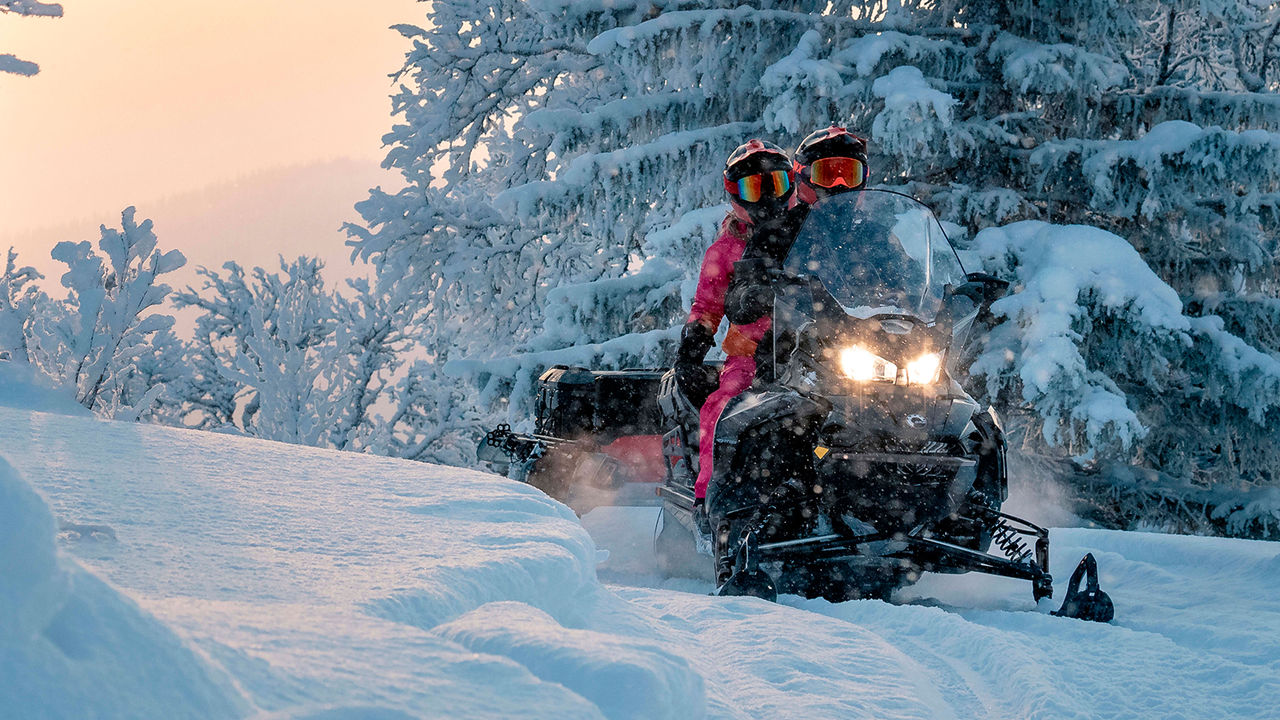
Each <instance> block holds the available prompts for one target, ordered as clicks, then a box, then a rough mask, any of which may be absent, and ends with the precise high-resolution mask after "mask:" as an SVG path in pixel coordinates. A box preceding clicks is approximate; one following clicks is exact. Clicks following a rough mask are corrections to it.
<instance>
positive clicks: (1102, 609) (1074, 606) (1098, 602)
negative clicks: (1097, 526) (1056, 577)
mask: <svg viewBox="0 0 1280 720" xmlns="http://www.w3.org/2000/svg"><path fill="white" fill-rule="evenodd" d="M1081 582H1083V583H1084V589H1083V590H1082V589H1081V588H1080V584H1081ZM1049 614H1050V615H1056V616H1057V617H1069V618H1075V619H1077V620H1089V621H1092V622H1101V623H1105V622H1111V619H1112V618H1114V617H1115V615H1116V609H1115V606H1114V605H1112V604H1111V598H1110V597H1109V596H1108V595H1107V594H1106V593H1104V592H1102V588H1100V587H1098V561H1097V560H1094V559H1093V553H1088V554H1086V555H1085V556H1084V558H1083V559H1081V560H1080V564H1079V565H1077V566H1076V571H1075V572H1073V573H1071V580H1070V581H1069V582H1068V583H1067V595H1066V597H1065V598H1063V599H1062V607H1060V608H1058V609H1057V610H1055V611H1053V612H1051V613H1049Z"/></svg>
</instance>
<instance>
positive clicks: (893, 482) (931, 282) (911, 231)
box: [479, 190, 1113, 622]
mask: <svg viewBox="0 0 1280 720" xmlns="http://www.w3.org/2000/svg"><path fill="white" fill-rule="evenodd" d="M772 285H773V291H774V302H773V310H772V312H773V315H772V326H771V331H770V333H771V335H770V336H769V337H767V338H766V340H765V342H766V347H765V350H764V351H763V352H762V353H757V359H758V360H763V362H761V363H760V368H759V369H758V371H757V379H756V382H755V384H754V385H753V386H752V387H751V388H750V389H749V390H748V391H746V392H744V393H743V394H741V395H740V396H738V397H737V398H735V399H734V401H733V402H731V403H730V404H729V406H728V407H726V408H725V410H724V412H723V413H722V415H721V417H720V420H719V422H718V423H717V425H716V433H715V438H714V442H715V449H714V451H715V456H716V458H717V460H716V466H715V474H714V475H713V476H712V479H711V482H710V485H709V487H708V491H707V499H706V504H705V515H700V514H699V513H697V512H696V510H695V504H694V489H693V485H694V480H695V478H696V477H697V473H698V447H697V442H698V412H697V408H695V407H693V406H692V405H691V404H690V403H689V401H688V400H687V399H686V398H685V397H684V395H683V393H681V391H680V389H679V388H678V387H677V385H676V382H675V379H674V373H671V372H669V371H668V372H664V371H662V370H623V371H609V372H593V371H590V370H587V369H583V368H569V367H555V368H552V369H551V370H548V371H547V372H546V373H545V374H544V375H543V376H542V378H541V380H540V387H539V395H538V405H537V418H536V421H535V431H534V432H533V433H516V432H513V431H512V430H511V429H510V428H509V427H506V426H500V427H499V428H497V429H495V430H494V431H492V432H490V433H489V435H488V436H487V437H486V439H485V441H484V442H483V443H482V445H481V448H480V453H479V455H480V459H481V460H482V461H485V462H486V463H487V464H489V465H490V467H491V468H492V469H493V470H495V471H497V472H503V473H506V474H508V475H510V476H512V477H516V478H517V479H521V480H524V481H526V482H529V483H530V484H533V485H535V486H537V487H539V488H541V489H542V490H544V491H545V492H547V493H548V494H549V495H551V496H552V497H555V498H557V499H559V500H562V501H563V502H565V503H566V504H568V505H569V506H570V507H572V508H573V509H574V510H575V511H577V512H579V513H585V512H587V511H589V510H590V509H591V508H593V507H597V506H599V505H626V504H643V505H660V506H661V517H660V520H659V530H658V532H657V535H656V537H655V551H656V554H657V559H658V563H659V566H660V567H661V569H662V570H663V571H664V572H666V573H667V574H671V575H707V574H710V575H712V576H713V577H714V580H715V582H716V585H717V588H718V592H719V594H721V595H754V596H757V597H763V598H766V599H770V600H773V599H776V596H777V593H778V592H788V593H796V594H799V595H803V596H805V597H824V598H827V599H830V600H833V601H840V600H845V599H852V598H885V597H887V596H888V595H889V594H890V593H892V592H893V591H894V590H895V589H897V588H899V587H902V586H904V585H908V584H910V583H912V582H915V580H916V579H917V578H919V576H920V574H921V573H922V572H925V571H929V572H941V573H963V572H980V573H987V574H992V575H1001V576H1005V577H1011V578H1017V579H1021V580H1026V581H1028V582H1029V583H1030V585H1031V591H1032V596H1033V598H1034V599H1035V600H1037V601H1039V600H1041V599H1043V598H1049V597H1052V595H1053V578H1052V577H1051V576H1050V575H1049V572H1048V567H1049V533H1048V531H1047V530H1046V529H1045V528H1042V527H1040V526H1037V525H1035V524H1034V523H1032V522H1029V521H1027V520H1025V519H1022V518H1018V517H1014V516H1012V515H1009V514H1006V513H1004V512H1002V511H1001V506H1002V504H1003V503H1004V501H1005V500H1006V499H1007V497H1008V475H1007V468H1006V463H1005V438H1004V433H1003V430H1002V428H1001V424H1000V421H999V419H998V417H997V416H996V413H995V412H994V410H992V409H991V408H982V407H981V406H979V404H978V403H977V402H975V401H974V400H973V398H972V397H970V396H969V395H968V394H966V393H965V392H964V391H963V390H962V389H961V386H960V385H959V383H957V382H956V381H955V379H954V378H953V376H952V373H953V371H954V370H955V367H956V365H957V362H956V356H958V355H959V354H960V349H961V348H963V347H964V345H965V344H966V343H967V342H968V341H969V339H970V338H969V336H970V335H971V334H972V333H973V332H974V331H975V322H974V321H975V319H976V318H977V317H978V316H979V314H980V313H982V312H985V310H986V309H987V307H988V306H989V305H990V304H991V303H992V302H993V301H994V300H996V299H998V298H999V297H1000V296H1002V295H1003V294H1004V292H1005V291H1006V289H1007V287H1008V284H1007V283H1005V282H1003V281H1000V280H998V279H996V278H994V277H991V276H989V275H985V274H982V273H969V274H966V273H965V271H964V269H963V267H962V265H961V263H960V260H959V257H958V255H957V254H956V252H955V250H954V248H953V247H952V246H951V244H950V242H949V241H948V240H947V238H946V235H945V234H944V233H943V231H942V228H941V226H940V225H939V224H938V221H937V219H936V218H935V217H934V216H933V213H932V212H931V211H930V210H929V209H928V208H927V207H925V206H924V205H922V204H920V203H919V202H917V201H916V200H914V199H913V198H910V197H908V196H905V195H901V194H898V193H893V192H889V191H882V190H864V191H858V192H850V193H845V194H842V195H837V196H834V197H831V198H828V199H826V200H824V201H822V202H821V203H819V204H818V205H816V206H814V208H813V210H812V211H811V212H810V213H809V215H808V217H807V218H806V220H805V223H804V225H803V227H802V228H801V230H800V234H799V235H798V237H797V238H796V241H795V243H794V245H793V246H792V248H791V250H790V253H789V254H788V256H787V258H786V260H785V262H784V263H783V267H782V268H781V270H780V271H778V272H776V273H775V277H774V278H773V283H772ZM1054 614H1055V615H1063V616H1067V617H1074V618H1081V619H1087V620H1096V621H1100V622H1107V621H1109V620H1110V619H1111V617H1112V615H1113V610H1112V606H1111V601H1110V598H1108V597H1107V596H1106V593H1104V592H1102V590H1101V589H1100V588H1099V586H1098V577H1097V566H1096V563H1095V562H1094V558H1093V556H1092V555H1087V556H1086V557H1085V558H1084V559H1083V560H1082V561H1081V562H1080V565H1079V567H1078V568H1077V569H1076V572H1075V574H1074V575H1073V577H1072V579H1071V582H1070V588H1069V592H1068V594H1067V597H1066V598H1065V599H1064V602H1063V605H1062V607H1061V609H1060V610H1058V611H1056V612H1055V613H1054Z"/></svg>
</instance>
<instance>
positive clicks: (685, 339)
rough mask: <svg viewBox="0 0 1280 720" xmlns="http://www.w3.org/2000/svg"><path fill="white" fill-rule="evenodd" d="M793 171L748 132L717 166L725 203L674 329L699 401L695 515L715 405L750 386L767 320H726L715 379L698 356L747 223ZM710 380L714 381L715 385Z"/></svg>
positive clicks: (686, 380) (687, 385)
mask: <svg viewBox="0 0 1280 720" xmlns="http://www.w3.org/2000/svg"><path fill="white" fill-rule="evenodd" d="M793 180H794V175H793V171H792V168H791V160H790V158H788V157H787V153H786V152H785V151H784V150H782V149H781V148H779V147H778V146H776V145H774V144H772V143H768V142H765V141H763V140H751V141H749V142H747V143H746V144H744V145H741V146H740V147H738V149H736V150H734V151H733V152H732V153H731V154H730V155H729V159H728V161H727V162H726V163H725V168H724V187H725V191H726V192H727V193H728V195H729V204H730V210H729V214H728V215H727V216H726V217H725V220H724V223H723V224H722V225H721V228H720V236H719V237H718V238H716V241H715V242H714V243H712V244H711V247H710V248H708V249H707V253H706V256H705V257H704V258H703V261H702V270H701V272H700V273H699V275H698V289H697V291H696V293H695V296H694V300H693V307H692V309H691V310H690V312H689V320H688V323H687V324H686V325H685V326H684V330H683V332H682V333H681V336H680V349H679V352H678V359H677V360H676V366H675V371H676V379H677V382H678V384H679V386H680V389H681V391H682V392H683V393H684V394H685V396H686V397H688V398H689V400H690V402H692V403H694V404H695V405H700V406H701V410H700V411H699V413H698V417H699V430H698V479H697V482H696V483H695V484H694V497H695V505H696V506H697V509H698V513H697V514H698V515H699V518H700V520H701V518H702V517H705V515H704V513H702V512H701V510H702V507H701V506H702V505H703V503H704V502H705V498H706V492H707V483H708V481H709V480H710V479H711V463H712V446H713V444H714V439H715V425H716V421H717V420H718V419H719V417H720V412H721V411H722V410H724V407H725V405H727V404H728V403H729V401H730V400H731V399H733V397H734V396H736V395H738V394H739V393H741V392H742V391H743V390H746V389H747V388H748V387H750V386H751V382H752V380H753V378H754V377H755V372H756V365H755V360H754V359H753V355H754V354H755V349H756V345H757V343H759V341H760V339H761V338H762V337H763V336H764V333H765V331H766V330H767V329H768V327H769V318H764V317H759V316H757V318H756V319H755V321H754V322H751V323H746V324H741V325H734V324H731V325H730V326H729V330H728V333H727V334H726V335H725V339H724V343H723V345H722V347H723V348H724V351H725V354H726V355H728V359H727V360H726V361H725V364H724V370H723V371H722V372H721V373H720V376H719V378H718V380H717V378H716V377H715V371H714V369H712V368H709V367H707V366H706V365H704V364H703V359H704V358H705V357H706V354H707V351H708V350H710V349H711V346H712V345H714V344H715V333H716V329H717V328H719V326H720V320H721V319H722V318H723V317H724V302H725V290H726V288H728V286H729V283H730V280H731V278H732V275H733V268H734V263H735V262H737V261H738V260H739V259H740V258H741V257H742V252H743V249H744V248H745V247H746V245H747V240H748V238H749V237H750V236H751V234H752V228H754V227H758V226H760V225H761V224H762V223H766V222H770V221H773V220H776V219H777V218H779V217H781V216H782V215H783V214H784V213H785V212H786V210H787V206H788V202H789V201H790V200H791V198H792V196H793V194H794V189H793ZM717 385H718V388H717Z"/></svg>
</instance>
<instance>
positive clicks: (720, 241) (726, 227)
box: [689, 214, 772, 498]
mask: <svg viewBox="0 0 1280 720" xmlns="http://www.w3.org/2000/svg"><path fill="white" fill-rule="evenodd" d="M750 233H751V226H750V225H748V224H747V223H745V222H743V221H742V220H741V219H739V218H738V217H737V216H736V215H733V214H730V215H729V216H728V217H726V218H725V220H724V224H723V225H721V226H720V236H719V237H717V238H716V241H715V242H714V243H712V244H711V247H709V248H707V254H706V256H705V257H704V258H703V260H702V271H701V272H700V273H699V275H698V289H697V291H696V292H695V293H694V298H693V308H692V309H691V310H690V312H689V322H694V321H697V322H699V323H701V324H702V325H703V326H704V327H706V328H707V329H708V330H710V331H711V332H712V333H715V331H716V329H717V328H719V327H720V321H721V320H722V319H723V318H724V295H725V292H726V291H727V290H728V289H729V281H730V280H731V279H732V278H733V264H734V263H735V262H737V261H738V260H740V259H742V251H743V250H744V249H746V246H747V238H748V237H749V236H750ZM771 322H772V319H771V318H770V317H769V316H767V315H766V316H765V317H762V318H760V319H759V320H757V321H755V322H753V323H751V324H750V325H730V326H729V331H728V333H726V334H725V338H724V343H722V344H721V347H723V348H724V351H725V354H726V355H728V356H729V358H728V360H726V361H725V364H724V370H723V371H722V372H721V373H720V387H719V389H717V390H716V391H715V392H713V393H711V396H710V397H708V398H707V401H706V402H705V403H703V405H702V410H701V411H700V412H699V413H698V420H699V428H698V481H697V482H696V483H695V484H694V486H693V492H694V496H695V497H697V498H706V496H707V483H708V482H710V480H711V468H712V465H711V463H712V461H713V450H714V446H715V437H716V421H718V420H719V419H720V413H721V412H723V411H724V408H725V405H728V404H729V401H730V400H732V399H733V398H734V397H736V396H737V395H738V394H739V393H741V392H742V391H743V390H746V389H747V388H749V387H751V382H752V380H754V379H755V375H756V361H755V357H754V355H755V351H756V345H757V344H758V343H759V342H760V340H761V338H763V337H764V334H765V332H767V331H768V329H769V324H770V323H771Z"/></svg>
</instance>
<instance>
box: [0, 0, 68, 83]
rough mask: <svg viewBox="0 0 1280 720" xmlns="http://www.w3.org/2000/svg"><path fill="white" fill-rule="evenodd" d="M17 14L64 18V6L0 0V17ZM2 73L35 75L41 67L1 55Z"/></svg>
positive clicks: (38, 2) (30, 1)
mask: <svg viewBox="0 0 1280 720" xmlns="http://www.w3.org/2000/svg"><path fill="white" fill-rule="evenodd" d="M7 14H15V15H26V16H29V17H62V6H61V5H59V4H57V3H46V2H40V1H39V0H0V15H7ZM0 72H3V73H10V74H13V75H35V74H36V73H38V72H40V66H39V65H37V64H35V63H33V62H31V61H30V60H22V59H20V58H18V57H15V56H14V55H11V54H8V53H6V54H0Z"/></svg>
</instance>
